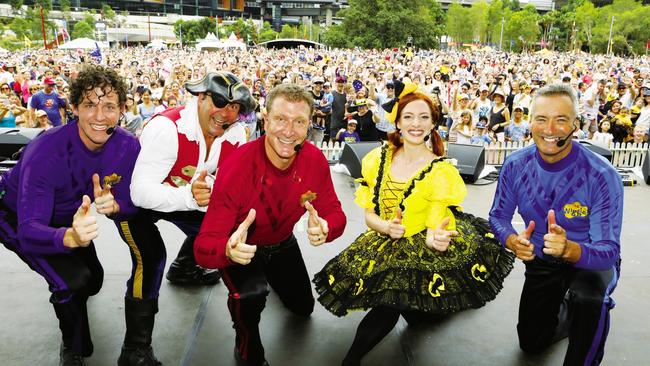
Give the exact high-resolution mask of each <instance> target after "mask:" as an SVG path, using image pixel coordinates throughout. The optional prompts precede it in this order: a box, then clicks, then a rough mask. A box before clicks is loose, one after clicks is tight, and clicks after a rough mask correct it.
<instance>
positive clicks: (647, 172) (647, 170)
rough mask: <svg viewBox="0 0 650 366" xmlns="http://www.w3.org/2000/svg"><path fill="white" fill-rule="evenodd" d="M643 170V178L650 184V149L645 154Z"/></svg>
mask: <svg viewBox="0 0 650 366" xmlns="http://www.w3.org/2000/svg"><path fill="white" fill-rule="evenodd" d="M641 171H642V172H643V180H645V184H650V149H648V152H647V153H646V154H645V160H644V161H643V166H642V167H641Z"/></svg>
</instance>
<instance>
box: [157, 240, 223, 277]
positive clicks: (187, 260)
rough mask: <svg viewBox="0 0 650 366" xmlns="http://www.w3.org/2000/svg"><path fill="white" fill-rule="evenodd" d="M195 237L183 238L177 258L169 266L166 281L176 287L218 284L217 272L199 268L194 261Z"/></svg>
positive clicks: (218, 275)
mask: <svg viewBox="0 0 650 366" xmlns="http://www.w3.org/2000/svg"><path fill="white" fill-rule="evenodd" d="M195 238H196V236H195V235H190V236H188V237H187V238H185V241H184V242H183V245H182V246H181V250H179V251H178V256H177V257H176V259H175V260H174V262H173V263H172V264H171V265H170V266H169V270H168V271H167V280H168V281H169V282H171V283H172V284H174V285H177V286H192V285H194V286H202V285H206V286H211V285H216V284H217V283H219V279H221V275H220V274H219V272H218V271H217V270H208V269H205V268H201V267H199V266H198V265H197V264H196V261H195V260H194V239H195Z"/></svg>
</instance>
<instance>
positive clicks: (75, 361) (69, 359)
mask: <svg viewBox="0 0 650 366" xmlns="http://www.w3.org/2000/svg"><path fill="white" fill-rule="evenodd" d="M59 366H86V363H85V362H84V358H83V357H82V356H81V355H80V354H78V353H75V352H74V351H72V350H71V349H68V348H65V347H64V346H63V344H62V345H61V350H60V351H59Z"/></svg>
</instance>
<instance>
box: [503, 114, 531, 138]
mask: <svg viewBox="0 0 650 366" xmlns="http://www.w3.org/2000/svg"><path fill="white" fill-rule="evenodd" d="M505 136H506V141H513V142H524V141H528V140H530V127H529V125H528V122H527V121H525V120H524V109H523V108H522V107H520V106H516V107H515V109H514V111H513V117H512V121H510V124H509V125H508V127H506V129H505Z"/></svg>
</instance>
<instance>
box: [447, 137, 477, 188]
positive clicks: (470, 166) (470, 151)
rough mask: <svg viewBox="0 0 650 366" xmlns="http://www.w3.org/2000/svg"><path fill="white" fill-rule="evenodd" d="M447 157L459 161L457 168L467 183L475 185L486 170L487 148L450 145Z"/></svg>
mask: <svg viewBox="0 0 650 366" xmlns="http://www.w3.org/2000/svg"><path fill="white" fill-rule="evenodd" d="M447 155H448V156H449V157H450V158H454V159H456V160H457V161H458V164H457V165H456V168H458V171H459V172H460V176H461V177H462V178H463V180H464V181H465V182H467V183H474V182H476V181H477V180H478V177H479V175H480V174H481V172H482V171H483V168H485V147H483V146H482V145H465V144H449V145H448V146H447Z"/></svg>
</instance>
